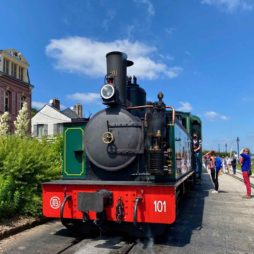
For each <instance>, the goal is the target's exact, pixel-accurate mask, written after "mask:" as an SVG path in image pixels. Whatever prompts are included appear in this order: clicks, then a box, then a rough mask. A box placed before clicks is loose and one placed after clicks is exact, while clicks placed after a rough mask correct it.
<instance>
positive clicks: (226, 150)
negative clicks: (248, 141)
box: [225, 144, 228, 153]
mask: <svg viewBox="0 0 254 254" xmlns="http://www.w3.org/2000/svg"><path fill="white" fill-rule="evenodd" d="M225 152H226V153H227V152H228V145H227V144H225Z"/></svg>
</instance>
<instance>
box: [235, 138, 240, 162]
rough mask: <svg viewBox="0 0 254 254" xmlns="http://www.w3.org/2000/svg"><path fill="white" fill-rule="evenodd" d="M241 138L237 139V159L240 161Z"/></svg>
mask: <svg viewBox="0 0 254 254" xmlns="http://www.w3.org/2000/svg"><path fill="white" fill-rule="evenodd" d="M239 141H240V139H239V137H237V138H236V144H237V159H238V160H239Z"/></svg>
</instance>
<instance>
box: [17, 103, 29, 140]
mask: <svg viewBox="0 0 254 254" xmlns="http://www.w3.org/2000/svg"><path fill="white" fill-rule="evenodd" d="M29 124H30V119H29V112H28V105H27V103H26V102H25V103H24V104H23V107H22V109H21V110H20V111H19V114H18V116H17V119H16V121H15V122H14V125H15V134H16V135H18V136H20V137H24V136H26V135H27V133H28V131H29Z"/></svg>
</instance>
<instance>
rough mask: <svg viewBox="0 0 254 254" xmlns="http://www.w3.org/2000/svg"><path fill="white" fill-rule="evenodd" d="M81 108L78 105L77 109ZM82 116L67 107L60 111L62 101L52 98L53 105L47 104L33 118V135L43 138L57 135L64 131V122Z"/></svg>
mask: <svg viewBox="0 0 254 254" xmlns="http://www.w3.org/2000/svg"><path fill="white" fill-rule="evenodd" d="M76 108H78V109H79V110H80V108H81V114H82V107H81V105H78V106H77V105H76V107H75V109H76ZM78 118H82V115H78V114H76V112H74V111H73V110H71V109H69V108H67V109H65V110H63V111H60V102H59V100H57V99H54V100H52V103H51V105H45V106H44V107H43V108H42V109H41V110H39V111H38V112H37V113H36V115H35V116H34V117H33V118H32V136H33V137H38V138H41V137H43V136H52V137H53V136H55V135H58V134H61V133H62V132H63V123H67V122H71V121H72V119H78Z"/></svg>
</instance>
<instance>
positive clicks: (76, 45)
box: [46, 36, 183, 79]
mask: <svg viewBox="0 0 254 254" xmlns="http://www.w3.org/2000/svg"><path fill="white" fill-rule="evenodd" d="M110 51H122V52H126V53H127V54H128V57H129V59H131V60H133V61H134V62H135V64H134V66H133V67H130V68H128V75H136V76H138V77H139V78H144V79H156V78H158V77H159V76H166V77H168V78H175V77H177V76H178V75H179V74H180V73H181V72H182V71H183V69H182V67H179V66H173V67H169V66H167V65H166V64H164V63H161V62H157V61H155V60H153V59H152V58H151V55H152V54H154V53H156V52H157V48H156V47H151V46H148V45H146V44H144V43H142V42H138V41H136V42H133V43H132V42H130V41H129V40H116V41H112V42H99V41H94V40H91V39H89V38H85V37H77V36H76V37H68V38H63V39H52V40H51V41H50V43H49V45H47V47H46V54H47V55H48V56H50V57H52V58H54V59H56V64H55V67H56V68H57V69H59V70H66V71H69V72H75V73H81V74H85V75H87V76H90V77H101V76H104V75H105V73H106V58H105V55H106V53H108V52H110ZM158 56H159V53H158Z"/></svg>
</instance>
